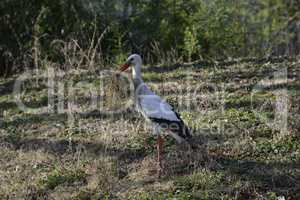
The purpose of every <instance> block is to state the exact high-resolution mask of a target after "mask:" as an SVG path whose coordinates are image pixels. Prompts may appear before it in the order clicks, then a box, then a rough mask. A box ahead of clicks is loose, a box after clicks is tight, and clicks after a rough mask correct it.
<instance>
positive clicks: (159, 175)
mask: <svg viewBox="0 0 300 200" xmlns="http://www.w3.org/2000/svg"><path fill="white" fill-rule="evenodd" d="M163 173H164V169H163V167H162V164H161V162H158V163H157V178H160V177H161V176H162V175H163Z"/></svg>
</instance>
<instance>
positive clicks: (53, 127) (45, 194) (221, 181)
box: [0, 61, 300, 200]
mask: <svg viewBox="0 0 300 200" xmlns="http://www.w3.org/2000/svg"><path fill="white" fill-rule="evenodd" d="M283 66H284V67H287V70H288V74H287V83H286V84H283V85H282V84H281V85H278V84H277V83H276V81H273V82H271V85H267V86H265V85H263V84H265V83H266V82H267V81H268V80H271V79H272V78H273V77H274V76H273V74H274V72H275V71H277V70H278V69H281V68H282V67H283ZM299 69H300V66H299V65H295V63H294V62H288V61H287V62H285V64H284V65H283V64H282V63H272V64H270V63H251V62H249V63H247V62H243V63H240V64H239V63H235V64H233V65H228V66H220V65H215V66H213V67H209V66H202V65H201V66H200V65H199V64H190V65H178V66H177V65H176V66H172V67H167V66H166V67H147V68H146V70H145V73H144V75H143V76H144V79H145V81H146V82H147V83H149V85H150V87H151V88H153V90H155V92H156V93H157V94H159V95H161V96H163V97H164V98H165V99H167V100H168V101H169V102H170V103H172V104H173V105H175V106H176V108H177V110H178V111H179V112H180V114H181V116H182V118H183V119H184V121H185V122H186V123H187V124H188V125H189V127H191V128H192V132H193V135H194V143H195V145H196V149H186V148H185V147H182V146H179V145H177V144H176V142H175V141H174V139H172V138H170V137H166V138H165V143H164V151H163V157H164V159H163V161H164V166H165V173H164V175H163V176H162V178H161V179H157V178H156V148H155V143H156V140H155V136H152V135H151V134H150V133H151V131H152V130H151V129H149V128H146V129H145V128H144V124H145V122H144V120H143V119H142V118H141V117H140V116H139V115H138V114H137V113H135V112H134V111H130V109H131V107H129V109H128V110H125V111H122V112H119V113H115V114H110V113H105V114H104V113H101V112H99V111H100V110H101V109H102V108H103V109H108V108H107V107H108V106H109V105H110V103H111V102H104V104H103V105H100V102H101V100H104V101H109V99H107V98H106V96H105V94H103V93H102V92H101V91H102V90H101V88H102V87H105V86H106V85H107V83H109V81H110V80H109V79H107V80H105V81H106V82H105V81H104V82H103V81H102V80H99V79H98V78H97V74H96V73H94V72H89V71H73V72H72V73H69V74H66V76H65V77H63V78H62V77H60V78H59V77H58V79H59V80H57V81H58V82H59V83H60V84H61V85H63V86H64V92H65V93H64V95H62V96H55V102H57V101H58V99H59V98H61V99H60V100H61V101H62V102H63V104H61V108H60V109H62V108H63V111H64V112H61V111H62V110H59V107H53V108H51V107H50V108H51V109H52V110H51V112H50V113H49V112H44V110H38V112H36V108H40V107H41V106H42V107H44V106H48V90H47V87H46V86H45V83H46V82H45V81H43V80H39V81H36V80H35V79H34V77H33V78H32V79H30V80H28V81H27V82H26V83H24V85H23V93H22V97H21V99H22V100H23V101H24V102H25V105H27V106H28V107H30V109H29V110H27V111H30V112H24V111H23V110H22V109H20V108H19V107H18V105H17V104H16V103H15V97H14V94H13V86H14V80H15V79H16V77H12V78H9V79H1V80H0V94H1V95H0V116H1V118H0V147H1V148H0V154H1V157H0V181H1V185H0V198H1V199H78V200H85V199H86V200H89V199H91V200H92V199H138V200H140V199H145V200H152V199H153V200H154V199H155V200H156V199H170V200H171V199H180V200H188V199H270V200H273V199H274V200H275V199H277V198H278V197H280V196H281V197H282V196H284V197H285V199H299V198H300V196H299V194H300V190H299V185H300V181H299V180H300V174H299V171H300V167H299V166H300V142H299V141H300V138H299V131H300V127H299V119H298V118H299V112H300V107H299V86H300V82H299V80H298V79H297V77H296V75H297V73H299ZM162 72H163V74H162ZM295 74H296V75H295ZM107 81H108V82H107ZM269 82H270V81H269ZM36 83H38V84H36ZM56 83H57V82H56ZM105 83H106V84H105ZM68 85H71V86H73V87H74V88H75V93H74V94H73V95H74V98H73V97H72V96H71V93H69V91H68V90H67V89H66V88H68V87H67V86H68ZM122 85H123V86H125V87H126V86H127V84H126V82H124V83H123V84H122ZM258 86H259V87H258ZM260 86H263V87H260ZM91 88H94V89H96V91H97V92H95V93H94V96H93V98H94V100H96V102H98V103H99V104H97V106H96V107H90V105H89V103H90V102H91V101H92V100H93V98H91V90H90V89H91ZM108 89H109V88H108ZM117 89H119V88H117ZM278 89H287V94H288V97H289V99H288V100H289V101H288V116H287V122H288V123H287V126H286V129H283V131H282V130H280V129H278V123H279V122H280V121H279V122H278V121H276V120H278V116H277V114H276V109H278V106H279V108H280V105H279V104H276V102H277V100H278V99H277V96H276V95H277V93H276V92H277V91H278ZM195 90H197V95H195V94H194V93H193V92H194V91H195ZM55 92H57V91H55ZM125 93H126V92H125ZM125 93H124V95H125ZM110 96H113V94H112V95H110ZM69 98H71V99H73V100H74V101H75V102H74V103H75V104H76V106H78V107H79V108H81V111H82V110H84V111H86V112H84V113H81V112H80V110H79V111H76V112H72V113H69V112H67V111H68V109H67V108H68V107H67V104H66V103H65V102H66V100H67V99H69ZM122 98H123V97H122ZM120 103H121V104H122V103H123V102H121V101H120ZM122 105H123V104H122ZM101 106H104V107H101ZM114 106H116V105H115V104H114ZM276 106H277V107H276ZM101 111H103V110H101ZM279 136H280V137H279Z"/></svg>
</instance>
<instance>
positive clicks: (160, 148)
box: [157, 135, 163, 177]
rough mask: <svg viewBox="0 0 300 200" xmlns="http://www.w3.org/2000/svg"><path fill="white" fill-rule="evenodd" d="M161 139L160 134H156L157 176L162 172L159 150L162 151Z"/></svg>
mask: <svg viewBox="0 0 300 200" xmlns="http://www.w3.org/2000/svg"><path fill="white" fill-rule="evenodd" d="M162 145H163V139H162V137H161V136H160V135H158V136H157V162H158V177H160V175H161V172H162V164H161V152H162Z"/></svg>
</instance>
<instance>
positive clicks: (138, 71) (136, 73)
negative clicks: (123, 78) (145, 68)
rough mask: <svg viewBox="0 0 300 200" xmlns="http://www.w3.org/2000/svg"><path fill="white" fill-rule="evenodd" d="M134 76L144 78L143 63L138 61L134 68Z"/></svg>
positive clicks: (134, 77)
mask: <svg viewBox="0 0 300 200" xmlns="http://www.w3.org/2000/svg"><path fill="white" fill-rule="evenodd" d="M132 78H133V79H140V80H141V79H142V77H141V64H140V63H137V64H136V65H135V66H134V67H133V68H132Z"/></svg>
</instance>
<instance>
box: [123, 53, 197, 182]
mask: <svg viewBox="0 0 300 200" xmlns="http://www.w3.org/2000/svg"><path fill="white" fill-rule="evenodd" d="M131 65H132V66H134V67H133V68H132V78H133V82H134V94H135V106H136V109H137V111H138V112H140V113H141V114H142V116H143V117H144V118H145V119H146V121H148V122H150V123H151V125H152V126H153V134H155V135H157V161H158V175H159V176H160V174H161V171H162V164H161V151H162V144H163V139H162V137H161V134H163V133H167V134H169V135H171V136H173V137H174V138H175V139H176V141H177V142H178V143H182V142H184V141H188V140H186V139H189V138H191V134H190V131H189V129H188V127H187V126H186V125H185V124H184V122H183V120H182V119H181V118H180V116H179V114H178V113H176V112H175V111H174V109H173V107H172V106H171V105H169V104H168V103H167V102H166V101H165V100H163V99H161V98H160V97H159V96H157V95H156V94H155V93H154V92H152V91H151V90H150V89H149V88H148V87H147V85H146V84H145V83H144V81H143V80H142V78H141V67H142V59H141V57H140V56H139V55H138V54H133V55H131V56H129V57H128V59H127V60H126V63H125V64H123V65H122V66H121V69H120V70H121V71H125V70H127V69H128V68H129V67H130V66H131Z"/></svg>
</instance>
